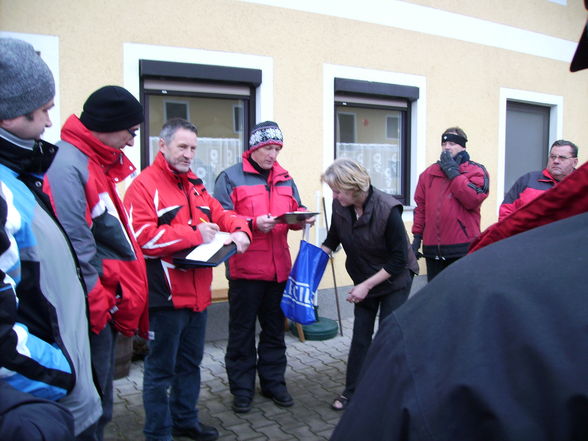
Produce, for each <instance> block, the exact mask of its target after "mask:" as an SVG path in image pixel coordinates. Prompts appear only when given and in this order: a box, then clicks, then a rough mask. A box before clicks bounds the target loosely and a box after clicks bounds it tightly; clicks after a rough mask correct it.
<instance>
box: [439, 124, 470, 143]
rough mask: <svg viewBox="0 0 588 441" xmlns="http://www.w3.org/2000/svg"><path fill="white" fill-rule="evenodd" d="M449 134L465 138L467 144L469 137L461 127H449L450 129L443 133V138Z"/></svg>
mask: <svg viewBox="0 0 588 441" xmlns="http://www.w3.org/2000/svg"><path fill="white" fill-rule="evenodd" d="M449 133H454V134H456V135H459V136H463V137H464V138H465V140H466V142H467V140H468V135H466V133H465V132H464V131H463V129H462V128H461V127H457V126H456V127H449V128H448V129H446V130H445V131H444V132H443V134H442V135H441V136H443V135H448V134H449Z"/></svg>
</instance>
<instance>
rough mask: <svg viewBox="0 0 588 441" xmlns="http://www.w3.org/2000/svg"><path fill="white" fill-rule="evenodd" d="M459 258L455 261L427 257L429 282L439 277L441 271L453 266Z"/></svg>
mask: <svg viewBox="0 0 588 441" xmlns="http://www.w3.org/2000/svg"><path fill="white" fill-rule="evenodd" d="M458 259H459V257H456V258H454V259H432V258H429V257H427V258H426V262H427V282H430V281H431V280H433V279H434V278H435V276H437V275H438V274H439V273H440V272H441V271H443V270H444V269H445V268H447V267H448V266H449V265H451V264H452V263H453V262H455V261H456V260H458Z"/></svg>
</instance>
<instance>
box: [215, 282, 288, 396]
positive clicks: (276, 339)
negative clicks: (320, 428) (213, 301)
mask: <svg viewBox="0 0 588 441" xmlns="http://www.w3.org/2000/svg"><path fill="white" fill-rule="evenodd" d="M285 285H286V282H281V283H278V282H267V281H262V280H245V279H237V280H230V281H229V341H228V344H227V353H226V355H225V366H226V369H227V376H228V377H229V387H230V390H231V393H232V394H233V395H235V396H245V397H249V398H253V395H254V393H255V374H256V372H257V374H258V375H259V382H260V386H261V390H262V391H265V392H268V393H272V394H273V393H279V392H280V391H283V390H284V389H285V388H286V381H285V379H284V373H285V372H286V364H287V360H286V343H285V341H284V314H283V313H282V309H281V308H280V302H281V300H282V293H283V292H284V287H285ZM256 319H258V320H259V325H260V327H261V332H260V334H259V344H258V346H257V348H256V347H255V322H256Z"/></svg>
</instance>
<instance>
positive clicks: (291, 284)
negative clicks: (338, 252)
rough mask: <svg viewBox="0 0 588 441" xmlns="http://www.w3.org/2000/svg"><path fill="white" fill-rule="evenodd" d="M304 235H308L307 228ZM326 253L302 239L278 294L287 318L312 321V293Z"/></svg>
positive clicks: (325, 259) (319, 276) (324, 266)
mask: <svg viewBox="0 0 588 441" xmlns="http://www.w3.org/2000/svg"><path fill="white" fill-rule="evenodd" d="M304 238H305V239H308V228H305V231H304ZM328 261H329V256H328V254H327V253H325V252H324V251H323V250H322V249H321V248H319V247H317V246H315V245H313V244H311V243H309V242H307V240H304V239H303V240H302V241H301V242H300V250H299V251H298V256H297V257H296V260H295V261H294V265H293V266H292V271H290V277H288V281H287V282H286V288H285V289H284V294H283V296H282V303H281V307H282V311H284V315H285V316H286V317H287V318H289V319H290V320H292V321H294V322H296V323H301V324H303V325H308V324H310V323H314V322H316V319H317V318H316V312H315V307H314V306H315V296H316V291H317V288H318V285H319V283H320V281H321V279H322V277H323V274H324V272H325V268H326V267H327V262H328Z"/></svg>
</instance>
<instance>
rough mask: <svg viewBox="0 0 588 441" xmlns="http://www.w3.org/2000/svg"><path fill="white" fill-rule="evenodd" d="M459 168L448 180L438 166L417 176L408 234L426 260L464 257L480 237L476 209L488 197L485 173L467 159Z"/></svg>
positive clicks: (477, 211) (434, 165)
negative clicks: (414, 237) (419, 239)
mask: <svg viewBox="0 0 588 441" xmlns="http://www.w3.org/2000/svg"><path fill="white" fill-rule="evenodd" d="M465 158H466V160H465V161H464V162H462V163H461V164H459V171H460V173H461V174H460V175H459V176H457V177H456V178H454V179H452V180H450V179H449V178H447V176H446V175H445V173H444V172H443V170H441V167H440V166H439V164H437V163H435V164H433V165H431V166H429V167H428V168H427V169H426V170H425V171H424V172H423V173H421V175H420V176H419V181H418V184H417V188H416V192H415V195H414V199H415V201H416V203H417V206H416V208H415V210H414V223H413V226H412V233H413V234H414V235H421V236H422V238H423V255H424V256H425V257H427V258H456V257H461V256H464V255H465V254H466V253H467V251H468V248H469V244H470V243H471V242H472V241H473V240H474V239H475V238H476V237H478V235H479V234H480V207H481V205H482V202H484V200H485V199H486V198H487V197H488V185H489V177H488V172H487V171H486V169H485V168H484V166H482V165H481V164H478V163H476V162H473V161H470V160H469V156H466V157H465Z"/></svg>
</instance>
